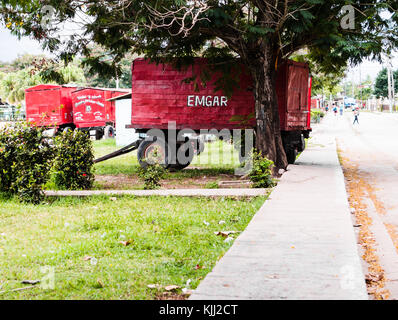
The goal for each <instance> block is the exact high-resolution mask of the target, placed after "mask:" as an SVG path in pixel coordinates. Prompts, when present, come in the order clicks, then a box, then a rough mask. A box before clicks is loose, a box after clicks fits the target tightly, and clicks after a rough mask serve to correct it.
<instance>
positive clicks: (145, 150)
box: [137, 137, 169, 169]
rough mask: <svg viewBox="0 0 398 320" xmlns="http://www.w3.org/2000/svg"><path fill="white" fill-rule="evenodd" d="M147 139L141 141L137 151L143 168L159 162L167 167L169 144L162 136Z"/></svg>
mask: <svg viewBox="0 0 398 320" xmlns="http://www.w3.org/2000/svg"><path fill="white" fill-rule="evenodd" d="M155 138H156V139H154V140H152V139H146V140H144V141H142V142H141V143H140V146H139V147H138V151H137V158H138V163H139V164H140V166H141V167H142V168H146V167H147V166H148V165H150V164H155V163H159V164H161V165H162V166H163V167H164V168H165V169H167V167H168V166H169V146H168V144H167V143H166V141H164V140H163V139H161V138H158V137H155Z"/></svg>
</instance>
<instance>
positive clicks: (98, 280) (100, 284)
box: [97, 279, 104, 288]
mask: <svg viewBox="0 0 398 320" xmlns="http://www.w3.org/2000/svg"><path fill="white" fill-rule="evenodd" d="M97 283H98V285H99V286H100V287H101V288H103V287H104V283H103V282H102V281H101V279H97Z"/></svg>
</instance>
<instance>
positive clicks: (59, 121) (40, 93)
mask: <svg viewBox="0 0 398 320" xmlns="http://www.w3.org/2000/svg"><path fill="white" fill-rule="evenodd" d="M76 89H77V88H76V87H69V86H60V85H37V86H34V87H31V88H28V89H26V90H25V103H26V119H27V121H28V122H30V123H32V124H34V125H38V126H60V125H64V124H71V123H72V122H73V118H72V101H71V93H72V91H74V90H76Z"/></svg>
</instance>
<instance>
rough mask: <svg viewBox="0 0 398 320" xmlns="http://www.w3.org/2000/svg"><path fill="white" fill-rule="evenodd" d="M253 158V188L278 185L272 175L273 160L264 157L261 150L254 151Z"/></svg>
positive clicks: (251, 177) (250, 177)
mask: <svg viewBox="0 0 398 320" xmlns="http://www.w3.org/2000/svg"><path fill="white" fill-rule="evenodd" d="M251 159H252V161H253V167H252V169H251V171H250V173H249V179H250V180H251V181H252V182H253V188H270V187H274V186H275V185H276V181H275V179H273V177H272V168H273V167H274V163H273V161H271V160H269V159H268V158H267V157H263V156H262V155H261V152H257V151H254V150H253V151H252V154H251Z"/></svg>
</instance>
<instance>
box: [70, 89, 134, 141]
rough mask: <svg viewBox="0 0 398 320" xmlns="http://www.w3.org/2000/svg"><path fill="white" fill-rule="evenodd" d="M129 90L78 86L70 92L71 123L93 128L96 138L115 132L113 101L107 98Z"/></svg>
mask: <svg viewBox="0 0 398 320" xmlns="http://www.w3.org/2000/svg"><path fill="white" fill-rule="evenodd" d="M128 92H130V90H129V89H126V90H124V89H108V88H80V89H78V90H76V91H74V92H72V106H73V123H74V126H75V127H76V128H79V129H84V130H95V132H96V138H97V139H100V138H101V137H102V136H103V135H105V136H106V137H107V138H110V137H113V136H114V134H115V129H114V128H115V101H108V99H111V98H114V97H117V96H120V95H123V94H126V93H128Z"/></svg>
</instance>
